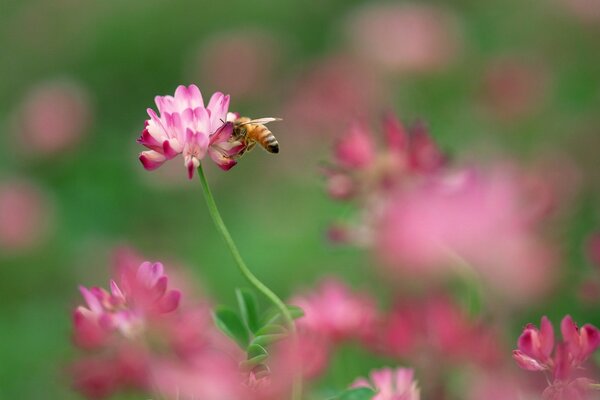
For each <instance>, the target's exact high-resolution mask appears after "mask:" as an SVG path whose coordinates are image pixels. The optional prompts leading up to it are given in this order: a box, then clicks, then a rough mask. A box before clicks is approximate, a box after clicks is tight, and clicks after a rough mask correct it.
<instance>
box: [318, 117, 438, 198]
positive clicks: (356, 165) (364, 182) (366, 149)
mask: <svg viewBox="0 0 600 400" xmlns="http://www.w3.org/2000/svg"><path fill="white" fill-rule="evenodd" d="M383 134H384V138H385V147H384V148H383V149H377V148H376V145H375V142H376V140H375V137H374V135H373V133H372V132H371V131H370V130H369V129H368V128H367V127H366V126H365V125H364V124H362V123H360V122H354V123H353V124H352V125H351V126H350V127H349V129H347V130H346V131H345V132H344V135H342V136H341V137H340V138H339V140H338V142H337V143H336V146H335V148H334V157H333V161H334V162H333V163H332V164H331V165H330V166H328V167H327V168H326V169H325V174H326V176H327V177H328V187H329V193H330V195H331V196H332V197H333V198H335V199H340V200H348V199H353V198H356V197H363V198H364V197H377V196H380V195H381V192H384V193H386V194H387V193H389V192H392V191H393V190H394V189H396V188H398V187H399V186H401V185H404V184H406V182H407V181H410V180H411V179H413V178H414V177H415V176H421V175H427V174H431V173H435V172H438V171H439V170H440V169H441V168H442V167H443V166H444V165H445V162H446V157H445V156H444V154H443V153H442V152H441V151H440V149H439V148H438V146H437V145H436V143H435V142H434V141H433V140H432V138H431V136H430V135H429V133H428V131H427V129H426V127H425V125H424V124H423V123H421V122H418V123H415V124H414V125H413V126H411V127H410V128H409V129H407V128H405V127H404V125H403V124H402V123H401V122H400V121H399V120H398V119H397V118H396V117H395V116H394V115H393V114H391V113H388V114H386V115H385V117H384V118H383Z"/></svg>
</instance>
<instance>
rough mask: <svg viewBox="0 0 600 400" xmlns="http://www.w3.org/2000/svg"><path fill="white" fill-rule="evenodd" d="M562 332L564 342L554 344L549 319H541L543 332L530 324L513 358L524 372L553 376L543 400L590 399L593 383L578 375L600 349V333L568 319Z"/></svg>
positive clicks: (588, 326) (564, 321) (589, 326)
mask: <svg viewBox="0 0 600 400" xmlns="http://www.w3.org/2000/svg"><path fill="white" fill-rule="evenodd" d="M560 331H561V333H562V337H563V340H562V342H559V343H556V344H555V337H554V327H553V326H552V323H551V322H550V320H548V318H547V317H542V321H541V324H540V328H537V327H536V326H535V325H533V324H528V325H527V326H526V327H525V329H524V330H523V333H522V334H521V336H520V337H519V340H518V342H517V345H518V349H517V350H514V351H513V358H514V359H515V361H516V362H517V364H518V365H519V366H520V367H521V368H523V369H526V370H528V371H546V372H548V373H549V374H550V376H551V380H550V385H549V386H548V388H547V389H546V390H545V391H544V399H553V400H567V399H569V400H571V399H572V400H578V399H588V398H590V397H588V396H590V394H589V392H590V391H591V390H592V389H591V386H590V385H591V384H592V383H593V382H592V381H591V380H590V379H588V378H585V377H581V376H578V375H579V373H580V372H581V370H582V367H583V364H584V363H585V361H586V360H587V359H588V358H589V357H590V356H591V355H592V354H593V353H594V352H595V351H596V350H597V349H598V347H600V330H598V328H596V327H594V326H593V325H590V324H586V325H583V326H582V327H581V328H578V327H577V325H576V324H575V322H573V319H572V318H571V316H569V315H567V316H566V317H564V318H563V320H562V322H561V324H560Z"/></svg>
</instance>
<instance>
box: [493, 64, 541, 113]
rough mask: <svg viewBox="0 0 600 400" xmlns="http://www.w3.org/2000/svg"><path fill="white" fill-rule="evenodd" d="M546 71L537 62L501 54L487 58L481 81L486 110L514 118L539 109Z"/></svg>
mask: <svg viewBox="0 0 600 400" xmlns="http://www.w3.org/2000/svg"><path fill="white" fill-rule="evenodd" d="M548 83H549V76H548V71H546V70H545V69H544V68H543V64H542V63H541V62H537V63H536V62H530V61H525V60H520V59H518V58H516V57H508V56H507V57H503V58H497V59H494V60H491V61H490V63H489V65H488V67H487V70H486V71H485V74H484V78H483V82H482V89H481V91H482V99H483V104H484V105H485V106H486V108H487V111H488V112H489V113H490V114H492V115H494V116H496V117H497V118H501V119H504V120H513V119H518V118H521V117H524V116H527V115H529V114H531V113H532V112H534V111H536V109H538V108H539V106H540V104H541V103H542V101H543V99H544V96H545V95H546V93H547V91H548Z"/></svg>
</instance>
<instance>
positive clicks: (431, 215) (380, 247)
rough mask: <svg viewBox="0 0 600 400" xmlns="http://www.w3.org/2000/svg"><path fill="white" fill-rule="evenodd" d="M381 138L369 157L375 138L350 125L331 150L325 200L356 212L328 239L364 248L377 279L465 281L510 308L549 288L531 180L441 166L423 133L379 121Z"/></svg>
mask: <svg viewBox="0 0 600 400" xmlns="http://www.w3.org/2000/svg"><path fill="white" fill-rule="evenodd" d="M383 132H384V138H385V146H384V147H383V148H382V149H381V150H377V149H376V146H375V140H374V135H373V134H371V133H370V131H369V130H368V128H367V127H366V126H364V125H363V124H360V123H355V124H353V125H352V126H351V127H350V129H349V130H348V131H347V132H346V133H345V135H344V136H343V137H342V138H341V140H340V141H339V142H338V143H337V145H336V147H335V151H334V162H333V165H331V166H329V167H328V168H327V169H326V171H325V173H326V176H327V178H328V191H329V193H330V195H331V197H333V198H334V199H337V200H344V201H353V202H354V203H356V204H357V205H358V209H359V212H358V216H357V217H356V219H357V220H358V221H356V222H354V223H350V224H348V223H344V224H341V225H340V224H337V225H334V228H333V229H332V230H331V235H332V237H333V239H336V240H342V241H348V242H351V243H354V244H358V245H361V246H367V247H369V248H370V249H372V250H373V253H374V255H375V256H376V258H377V261H379V263H378V265H380V266H382V267H383V270H384V274H385V276H386V279H389V278H390V277H394V276H399V277H400V278H401V279H404V278H405V277H407V276H410V277H411V278H421V279H431V278H435V279H439V278H447V277H448V276H455V275H457V273H458V274H459V275H465V274H467V275H472V276H476V277H477V278H478V279H481V280H482V281H483V282H484V283H485V284H486V285H489V286H490V287H491V288H492V289H494V290H493V291H492V293H493V294H500V295H501V294H503V293H508V292H511V293H513V294H514V296H512V298H513V299H514V300H516V301H523V300H526V299H531V298H535V297H539V296H540V295H541V294H543V293H544V292H545V291H546V290H547V289H548V287H549V286H550V285H551V283H552V280H553V261H554V253H553V251H552V249H551V248H550V246H548V245H547V244H546V242H545V240H543V238H542V237H541V235H540V229H539V226H540V225H541V222H542V221H543V217H545V216H546V212H547V206H548V204H549V200H548V196H551V190H550V188H549V184H545V183H544V182H543V181H540V180H539V179H536V180H535V183H536V185H535V187H533V185H532V182H533V179H531V178H530V177H529V176H528V175H527V174H523V173H522V171H521V169H520V168H518V167H514V166H512V165H509V164H499V165H493V166H491V167H487V168H483V167H478V166H477V167H474V166H469V167H460V166H456V167H455V166H453V165H450V164H449V163H448V162H447V157H446V156H445V155H444V154H443V152H442V151H441V150H440V149H439V147H438V146H437V145H436V143H435V142H434V141H433V139H432V138H431V136H430V135H429V133H428V132H427V130H426V129H425V128H424V126H423V125H422V124H416V125H414V126H413V127H412V128H411V129H406V128H405V127H404V125H403V124H402V123H401V122H400V121H399V120H398V119H396V118H395V117H394V116H392V115H387V116H386V118H385V119H384V124H383ZM499 237H501V238H503V240H502V241H498V240H497V238H499ZM509 288H510V290H507V289H509Z"/></svg>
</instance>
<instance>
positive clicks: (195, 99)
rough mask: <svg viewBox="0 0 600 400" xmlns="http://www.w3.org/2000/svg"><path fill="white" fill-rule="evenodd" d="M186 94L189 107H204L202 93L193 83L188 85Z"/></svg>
mask: <svg viewBox="0 0 600 400" xmlns="http://www.w3.org/2000/svg"><path fill="white" fill-rule="evenodd" d="M188 94H189V96H190V107H192V108H197V107H202V108H204V99H203V98H202V93H201V92H200V89H198V86H196V85H193V84H192V85H190V86H188Z"/></svg>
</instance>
